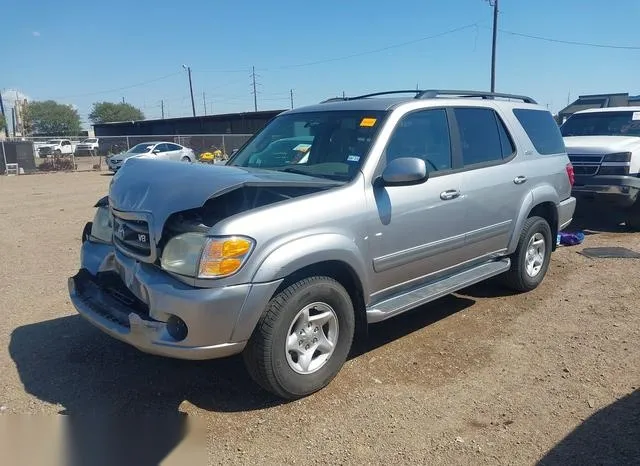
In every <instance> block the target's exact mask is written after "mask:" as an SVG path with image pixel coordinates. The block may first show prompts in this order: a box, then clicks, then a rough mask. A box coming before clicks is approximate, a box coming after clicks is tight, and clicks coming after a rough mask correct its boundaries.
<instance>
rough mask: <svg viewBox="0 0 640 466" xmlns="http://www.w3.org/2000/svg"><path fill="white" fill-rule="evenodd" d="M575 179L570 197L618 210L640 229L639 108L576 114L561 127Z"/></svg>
mask: <svg viewBox="0 0 640 466" xmlns="http://www.w3.org/2000/svg"><path fill="white" fill-rule="evenodd" d="M561 132H562V135H563V137H564V143H565V146H566V147H567V152H568V154H569V159H571V162H572V163H573V166H574V170H575V175H576V182H575V185H574V186H573V193H574V196H575V197H576V198H578V199H580V200H590V201H595V202H598V203H602V204H604V203H606V204H609V205H611V206H612V207H613V208H615V209H617V210H618V212H619V213H620V214H622V216H623V220H624V221H625V223H626V224H627V227H629V228H631V229H634V230H640V197H639V196H638V192H639V191H640V107H609V108H596V109H589V110H582V111H579V112H576V113H574V114H573V115H572V116H570V117H569V118H568V119H567V121H565V122H564V124H563V125H562V127H561Z"/></svg>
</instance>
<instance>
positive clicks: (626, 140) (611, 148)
mask: <svg viewBox="0 0 640 466" xmlns="http://www.w3.org/2000/svg"><path fill="white" fill-rule="evenodd" d="M564 145H565V147H566V148H567V152H568V153H569V154H610V153H614V152H626V151H631V150H635V149H640V138H639V137H633V136H567V137H565V138H564Z"/></svg>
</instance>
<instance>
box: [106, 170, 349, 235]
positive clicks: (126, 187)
mask: <svg viewBox="0 0 640 466" xmlns="http://www.w3.org/2000/svg"><path fill="white" fill-rule="evenodd" d="M340 184H341V183H339V182H336V181H331V180H325V179H320V178H314V177H310V176H305V175H298V174H295V173H284V172H277V171H273V170H260V169H252V168H240V167H231V166H226V165H209V164H198V163H194V164H190V163H184V162H172V161H164V160H156V159H149V158H144V157H142V158H140V157H133V158H131V159H130V160H128V161H127V163H126V164H124V165H123V166H122V168H121V169H120V170H119V171H118V172H117V173H116V174H115V175H114V176H113V179H112V180H111V185H110V189H109V203H110V205H111V207H112V208H113V209H116V210H120V211H125V212H145V213H147V214H151V217H152V219H153V221H152V223H153V224H152V225H150V228H151V229H153V231H154V234H155V237H156V238H160V237H161V235H162V228H163V226H164V224H165V222H166V221H167V219H168V218H169V216H171V215H172V214H174V213H176V212H181V211H184V210H188V209H195V208H199V207H202V205H203V204H204V203H205V202H206V201H208V200H209V199H211V198H212V197H215V196H219V195H221V194H224V193H227V192H229V191H231V190H232V189H236V188H239V187H242V186H247V185H251V186H274V187H277V186H300V187H305V186H309V187H313V186H317V187H323V186H337V185H340Z"/></svg>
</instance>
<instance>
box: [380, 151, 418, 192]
mask: <svg viewBox="0 0 640 466" xmlns="http://www.w3.org/2000/svg"><path fill="white" fill-rule="evenodd" d="M427 179H429V172H428V171H427V164H426V163H425V162H424V160H422V159H419V158H417V157H400V158H397V159H394V160H392V161H391V162H389V164H388V165H387V166H386V168H385V169H384V171H383V172H382V182H383V183H384V185H385V186H404V185H411V184H420V183H424V182H425V181H427Z"/></svg>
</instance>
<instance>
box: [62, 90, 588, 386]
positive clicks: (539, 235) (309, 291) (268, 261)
mask: <svg viewBox="0 0 640 466" xmlns="http://www.w3.org/2000/svg"><path fill="white" fill-rule="evenodd" d="M407 92H408V91H407ZM411 92H412V93H414V94H415V97H412V96H410V97H406V96H405V97H402V96H401V95H400V94H399V93H394V92H388V93H380V94H373V95H367V96H360V97H355V98H350V99H346V100H340V101H333V102H328V103H321V104H318V105H314V106H310V107H301V108H297V109H294V110H290V111H287V112H284V113H282V114H280V115H278V116H277V117H275V118H274V119H273V120H272V121H271V122H270V123H269V124H268V125H267V126H266V127H265V128H264V129H262V130H261V131H260V132H259V133H258V134H257V135H255V136H254V137H253V138H252V139H251V140H250V141H249V142H248V143H247V144H246V145H245V146H243V148H242V149H240V150H239V151H238V152H236V153H235V155H234V156H233V157H232V158H231V159H230V160H229V161H228V162H227V164H226V165H224V166H220V165H209V164H193V165H186V164H180V165H178V166H176V164H171V163H166V162H154V161H150V160H148V159H146V158H132V159H130V160H129V162H127V168H126V169H125V170H121V171H119V172H118V173H117V174H116V175H115V176H114V178H113V181H112V184H111V186H110V190H109V195H108V196H107V197H104V198H103V199H101V200H100V201H99V202H98V203H97V204H96V207H97V210H96V214H95V217H94V219H93V222H90V223H89V224H87V225H86V226H85V231H87V232H89V231H90V233H89V234H87V235H85V236H86V240H85V241H84V242H83V244H82V249H81V268H80V270H79V272H78V274H77V275H75V276H73V277H71V278H70V279H69V293H70V297H71V301H72V302H73V304H74V306H75V307H76V309H77V310H78V312H79V313H80V314H81V315H82V316H84V317H85V318H86V319H88V321H89V322H91V323H93V324H94V325H95V326H97V327H98V328H100V329H101V330H103V331H104V332H106V333H107V334H109V335H111V336H113V337H115V338H117V339H119V340H122V341H124V342H127V343H129V344H131V345H133V346H134V347H137V348H139V349H140V350H142V351H145V352H149V353H154V354H158V355H163V356H168V357H174V358H183V359H209V358H220V357H225V356H229V355H232V354H236V353H242V354H243V356H244V361H245V364H246V366H247V368H248V370H249V373H250V374H251V376H252V377H253V379H254V380H255V381H256V382H258V383H259V384H260V385H261V386H262V387H264V388H265V389H267V390H269V391H271V392H273V393H275V394H276V395H278V396H280V397H283V398H287V399H294V398H299V397H302V396H306V395H309V394H311V393H313V392H315V391H317V390H320V389H321V388H322V387H324V386H326V385H327V384H328V383H329V382H330V381H331V380H332V379H333V377H334V376H335V375H336V373H337V372H338V371H339V370H340V368H341V367H342V365H343V363H344V362H345V360H346V358H347V355H348V354H349V351H350V349H351V346H352V340H353V338H354V335H355V334H356V333H358V334H359V333H360V331H362V332H363V333H364V331H366V328H367V325H368V324H372V323H377V322H382V321H386V320H387V319H390V318H392V317H394V316H397V315H399V314H402V313H403V312H406V311H409V310H411V309H414V308H416V307H418V306H420V305H422V304H424V303H427V302H429V301H432V300H435V299H437V298H439V297H442V296H444V295H446V294H449V293H452V292H455V291H456V290H459V289H462V288H465V287H468V286H469V285H472V284H474V283H477V282H480V281H482V280H485V279H488V278H490V277H495V276H501V277H502V279H503V280H504V282H505V283H506V284H508V285H509V286H510V287H511V288H513V289H515V290H517V291H520V292H525V291H529V290H532V289H534V288H536V287H537V286H538V285H539V284H540V283H541V282H542V280H543V278H544V276H545V274H546V272H547V268H548V267H549V262H550V259H551V253H552V251H553V250H554V249H555V247H556V241H555V238H556V235H557V233H558V231H559V230H560V229H563V228H565V227H566V226H567V225H569V223H570V222H571V221H572V218H573V213H574V209H575V199H574V198H573V197H571V185H572V181H573V171H572V166H571V164H570V162H569V159H568V157H567V154H566V152H565V148H564V144H563V142H562V137H561V135H560V131H559V128H558V125H557V124H556V123H555V121H554V120H553V117H552V116H551V114H550V113H549V112H548V111H547V110H546V108H544V107H542V106H540V105H537V104H536V103H535V101H534V100H533V99H531V98H529V97H522V96H514V95H508V94H492V93H482V92H470V91H468V92H467V91H411ZM405 93H406V92H405ZM387 94H388V95H387ZM385 96H386V97H385ZM509 99H510V100H511V101H509ZM290 138H306V140H305V141H304V142H302V144H309V143H310V147H305V148H304V153H305V155H304V157H302V158H298V157H295V158H292V159H291V160H290V161H289V163H284V164H283V159H282V157H280V156H279V155H277V156H274V154H279V150H278V151H275V152H274V153H271V152H269V150H268V148H269V147H272V148H273V147H275V146H277V144H276V145H275V146H274V142H276V141H279V140H280V141H282V140H284V141H287V144H285V145H286V146H287V147H289V146H290V144H289V143H290ZM298 144H301V142H297V143H296V146H297V145H298Z"/></svg>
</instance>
